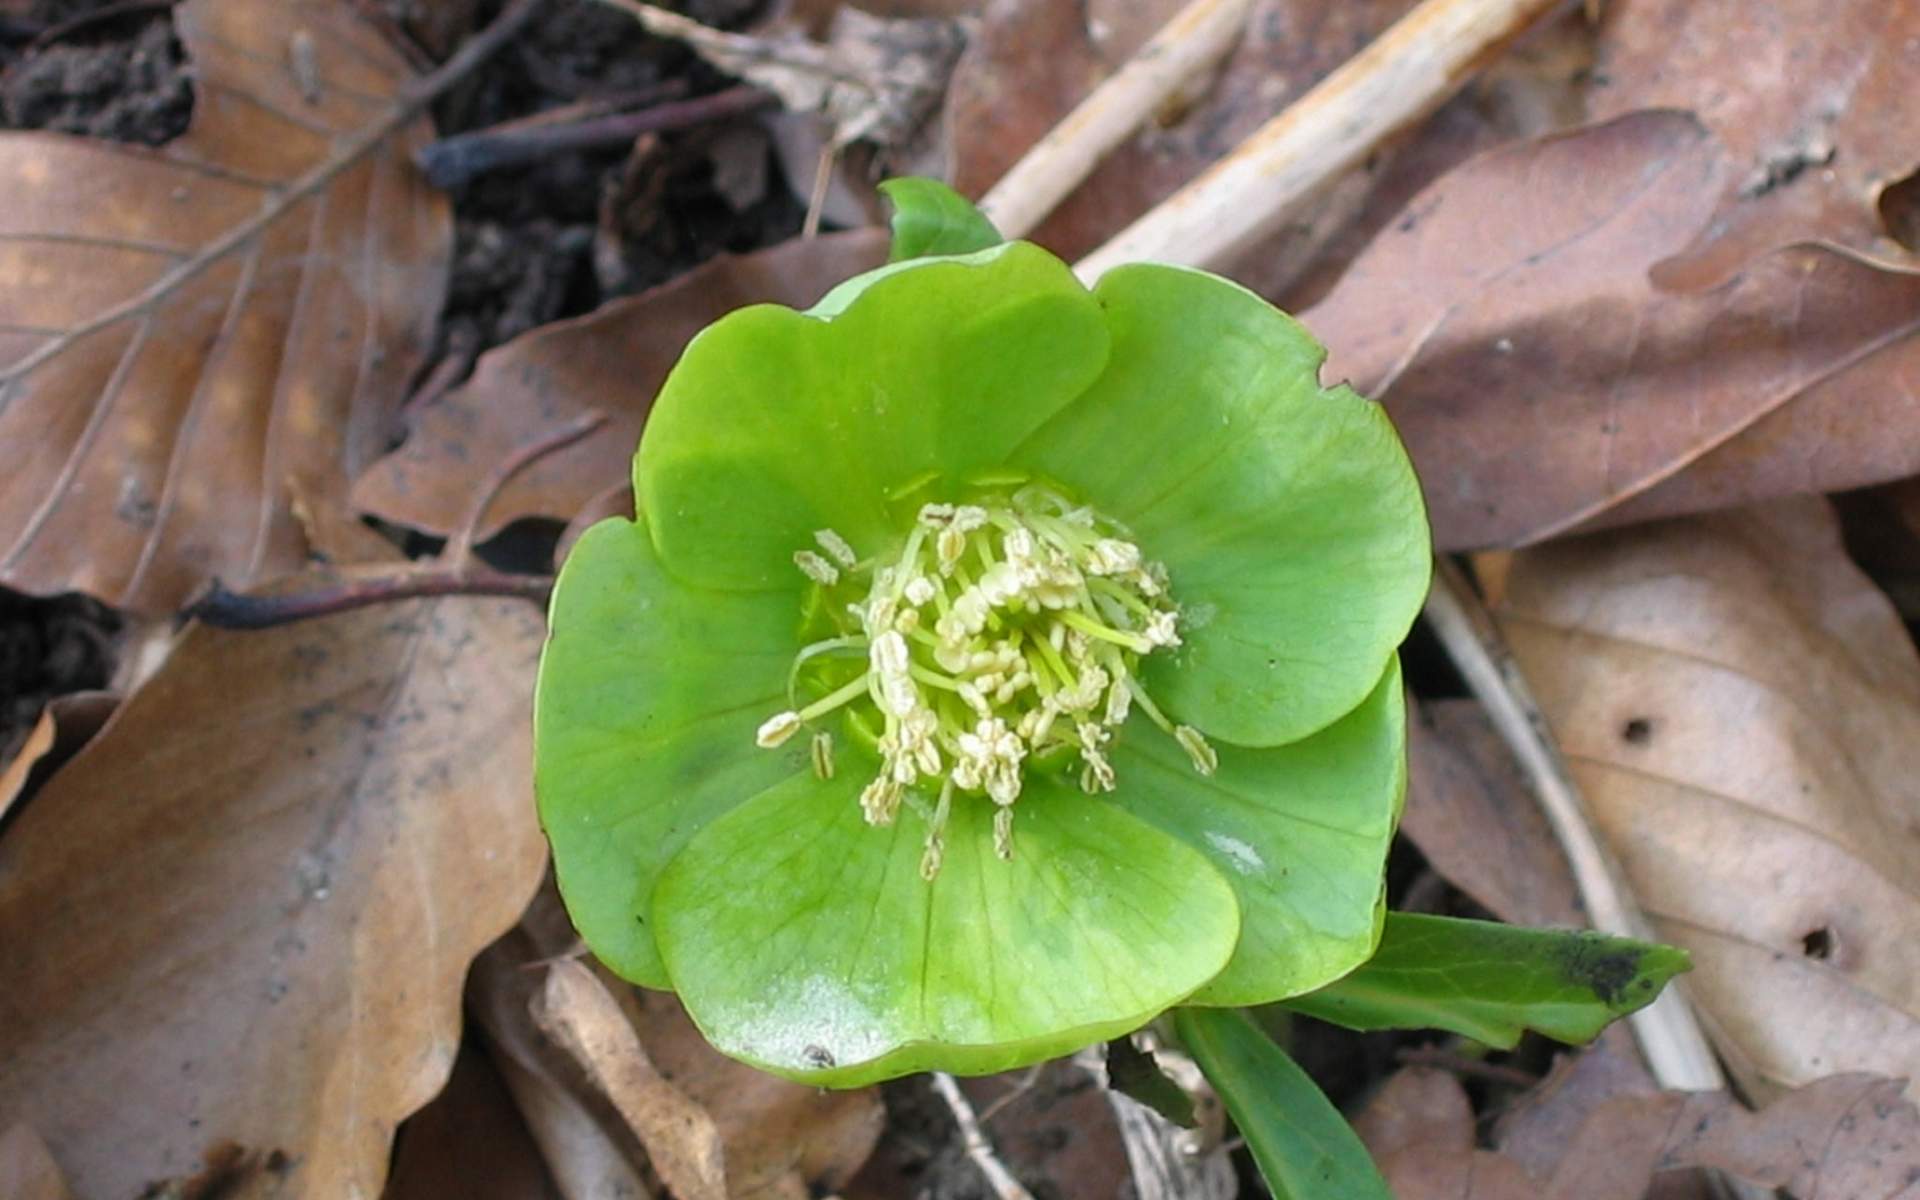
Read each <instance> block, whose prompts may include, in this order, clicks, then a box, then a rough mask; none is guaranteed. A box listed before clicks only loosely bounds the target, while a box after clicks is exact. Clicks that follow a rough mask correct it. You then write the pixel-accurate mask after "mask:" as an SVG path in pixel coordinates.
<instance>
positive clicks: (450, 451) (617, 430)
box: [353, 229, 887, 540]
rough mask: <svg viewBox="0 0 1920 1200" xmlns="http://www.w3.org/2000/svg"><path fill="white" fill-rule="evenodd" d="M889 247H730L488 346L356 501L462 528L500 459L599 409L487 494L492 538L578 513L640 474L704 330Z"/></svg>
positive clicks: (437, 529) (802, 243) (793, 299)
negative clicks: (586, 426)
mask: <svg viewBox="0 0 1920 1200" xmlns="http://www.w3.org/2000/svg"><path fill="white" fill-rule="evenodd" d="M886 257H887V235H886V234H885V233H884V232H882V231H880V230H872V229H863V230H856V231H853V232H851V233H839V234H833V235H830V236H827V237H820V238H813V239H807V240H795V241H790V242H786V243H783V244H781V245H779V246H775V247H773V248H771V249H768V250H760V251H756V252H754V253H752V254H743V255H739V256H731V255H727V256H722V257H720V258H716V259H714V260H712V261H710V262H707V263H703V264H702V265H700V266H698V267H696V268H694V269H693V270H691V271H689V272H687V273H686V274H685V275H682V276H680V277H679V278H678V279H675V280H673V281H672V282H670V283H665V284H662V285H661V286H659V287H657V288H653V289H651V290H649V291H646V292H643V293H641V294H640V295H638V296H633V297H629V298H627V299H622V300H615V301H613V302H612V303H610V304H605V305H602V306H601V307H600V308H598V309H596V310H595V311H593V312H592V313H589V314H588V315H586V316H584V317H578V318H576V319H574V320H571V321H560V322H556V323H554V324H552V325H546V326H542V327H541V328H539V329H536V330H533V331H532V332H530V333H525V334H522V335H521V336H520V337H517V338H515V339H514V340H513V341H511V342H508V343H507V344H506V345H504V346H501V347H499V348H497V349H494V350H490V351H488V352H487V353H486V354H484V355H482V356H481V357H480V361H479V363H478V365H477V366H476V367H475V368H474V373H473V378H472V379H470V380H468V381H467V382H466V383H465V384H463V385H461V386H460V387H459V388H456V389H455V390H453V391H452V392H449V393H448V394H447V395H446V396H444V397H442V398H441V399H439V400H437V401H435V402H434V403H433V404H432V405H430V406H429V407H428V408H426V410H425V411H423V412H421V413H419V414H418V415H417V416H416V417H414V418H413V430H412V432H411V433H410V434H409V435H408V438H407V441H406V443H405V444H404V445H402V446H401V447H400V448H399V449H398V450H396V451H394V452H393V453H392V454H389V455H388V456H386V457H385V458H383V459H381V460H380V461H379V462H377V463H375V464H374V465H373V467H372V468H371V469H370V470H368V471H367V472H366V474H365V475H363V476H362V477H361V478H360V480H359V481H358V482H357V483H356V484H355V485H354V492H353V498H354V502H355V503H356V504H357V505H358V506H359V507H360V508H361V509H363V510H365V511H367V512H371V513H373V514H375V515H377V516H380V517H382V518H384V519H386V520H388V521H392V522H394V523H396V524H399V525H406V526H410V527H412V528H414V529H422V530H426V531H428V532H431V533H437V534H447V533H451V532H452V531H453V530H454V529H455V527H457V526H458V525H459V524H460V523H461V522H462V521H463V520H464V519H465V517H466V516H467V514H468V513H469V512H470V511H471V510H472V507H473V504H474V502H475V501H476V500H477V499H478V498H479V497H478V496H477V495H476V493H477V492H478V490H479V489H481V488H483V487H485V486H487V485H486V482H485V481H486V479H487V477H488V475H489V474H490V471H489V468H490V467H492V466H495V465H497V464H499V463H500V462H502V461H504V460H506V459H507V458H508V457H510V456H511V455H512V454H513V453H514V452H515V451H516V450H517V449H519V448H520V447H523V446H526V445H530V444H532V443H534V442H536V441H538V440H540V438H541V436H542V435H543V434H547V433H550V432H552V431H554V430H557V429H559V428H560V427H562V426H564V425H566V424H567V423H568V422H570V421H573V420H578V419H579V418H580V417H581V416H583V415H585V414H586V413H588V412H590V411H598V412H602V413H605V414H606V415H607V418H608V420H607V422H606V424H605V425H603V426H602V427H601V428H600V429H599V430H598V431H597V432H595V433H593V434H590V435H589V436H587V437H586V438H583V439H581V440H580V441H579V442H578V443H576V444H574V445H572V446H569V447H567V448H566V449H564V450H559V451H556V452H555V453H553V454H550V455H547V456H546V457H544V458H542V459H541V460H540V461H539V462H537V463H535V464H533V465H532V466H530V467H528V468H527V469H526V470H524V471H522V472H520V473H519V474H517V475H515V476H514V477H513V479H512V480H510V481H509V482H508V483H507V485H506V486H505V487H504V488H502V489H500V492H499V494H498V495H497V496H496V497H495V498H494V499H493V500H492V501H491V502H489V504H488V507H487V510H486V513H485V516H484V518H483V519H482V520H481V522H480V526H479V529H478V536H479V537H480V538H481V539H483V540H484V539H485V538H488V537H491V536H492V535H493V534H495V533H497V532H499V530H500V529H501V528H502V527H503V526H505V525H507V524H508V523H509V522H512V521H514V520H516V519H518V518H520V517H532V516H542V517H553V518H557V519H559V520H567V519H568V518H570V517H572V516H573V515H574V514H575V513H576V512H578V511H579V510H580V509H582V508H583V507H585V506H586V505H587V504H588V503H589V502H590V501H593V500H594V499H595V497H597V496H599V495H601V494H602V493H604V492H606V491H607V490H608V489H609V488H614V487H617V486H618V485H620V484H622V483H625V482H626V481H627V480H628V479H629V478H630V477H631V474H632V467H633V447H634V444H635V443H636V442H638V441H639V440H640V426H641V424H642V422H644V421H645V420H646V418H647V410H648V408H649V407H650V406H651V405H652V404H653V396H654V393H655V392H657V391H659V390H660V384H661V382H662V381H663V380H665V379H666V377H667V371H668V370H669V369H670V368H672V366H673V364H674V362H675V361H676V360H677V359H678V358H679V357H680V351H681V350H682V349H684V348H685V347H686V344H687V342H688V341H689V340H690V339H691V338H692V337H693V335H694V334H696V333H698V332H700V330H701V329H703V328H705V327H706V326H707V325H709V324H711V323H712V322H714V321H715V320H718V319H719V318H720V317H721V316H722V315H723V314H725V313H728V312H731V311H732V310H734V309H736V308H739V307H741V306H742V305H747V304H759V303H763V302H764V303H773V304H785V305H788V306H790V307H795V308H805V307H807V306H809V305H811V304H812V303H813V302H814V301H816V300H818V299H819V298H820V297H821V296H823V295H825V294H826V292H827V289H829V288H831V287H832V286H833V285H834V284H836V283H838V282H840V281H841V280H842V279H845V278H847V277H848V276H851V275H855V274H858V273H859V272H861V271H864V270H866V269H868V268H869V267H874V266H878V265H879V264H880V263H882V262H884V261H885V260H886Z"/></svg>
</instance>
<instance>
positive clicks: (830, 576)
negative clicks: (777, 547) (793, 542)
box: [793, 550, 840, 587]
mask: <svg viewBox="0 0 1920 1200" xmlns="http://www.w3.org/2000/svg"><path fill="white" fill-rule="evenodd" d="M793 565H794V566H796V567H799V568H800V573H801V574H802V575H805V576H806V577H807V578H808V579H811V580H813V581H814V582H815V583H817V584H819V585H820V586H821V587H832V586H833V585H834V584H836V583H839V582H840V572H839V570H838V569H837V568H836V567H835V566H834V565H833V564H832V563H830V562H828V561H827V560H826V559H824V558H821V557H820V556H819V555H818V554H815V553H814V552H813V551H811V550H795V551H794V552H793Z"/></svg>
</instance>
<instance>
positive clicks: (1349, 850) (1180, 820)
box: [1111, 658, 1406, 1005]
mask: <svg viewBox="0 0 1920 1200" xmlns="http://www.w3.org/2000/svg"><path fill="white" fill-rule="evenodd" d="M1215 749H1216V750H1217V751H1218V752H1219V755H1220V765H1219V767H1218V769H1217V770H1216V771H1215V772H1214V774H1213V776H1212V777H1211V778H1203V777H1201V776H1199V775H1197V774H1195V772H1194V770H1193V766H1192V764H1191V763H1190V762H1188V760H1187V756H1186V754H1185V753H1184V752H1183V751H1181V750H1180V748H1179V747H1178V746H1177V745H1175V744H1174V742H1173V741H1172V739H1170V738H1168V737H1166V736H1164V735H1163V734H1162V733H1161V732H1160V731H1159V730H1158V729H1155V728H1154V727H1153V726H1152V725H1151V724H1149V723H1148V722H1147V721H1146V719H1145V718H1143V717H1139V716H1136V717H1135V718H1134V719H1133V721H1132V723H1131V724H1130V725H1129V726H1128V727H1127V729H1126V730H1125V731H1124V733H1123V734H1122V736H1121V737H1120V738H1119V739H1117V741H1116V743H1115V746H1114V752H1113V760H1114V766H1115V770H1116V773H1117V774H1118V777H1119V788H1118V790H1117V791H1115V792H1114V794H1113V796H1112V797H1111V799H1112V800H1113V802H1114V803H1116V804H1120V805H1121V806H1123V807H1125V808H1126V809H1127V810H1128V811H1130V812H1132V813H1133V814H1134V815H1135V816H1137V817H1139V818H1140V819H1141V820H1143V821H1146V822H1148V823H1149V824H1152V825H1155V826H1158V827H1159V828H1161V829H1164V830H1166V831H1167V832H1168V833H1171V834H1173V835H1175V836H1176V837H1178V838H1180V839H1181V840H1182V841H1184V842H1186V843H1187V844H1188V845H1189V846H1192V847H1193V848H1194V849H1195V850H1198V851H1199V852H1200V853H1202V854H1204V855H1206V856H1207V857H1208V858H1209V859H1210V860H1212V862H1213V864H1214V866H1215V867H1216V868H1217V869H1218V870H1219V871H1220V873H1221V874H1222V875H1224V876H1225V877H1226V878H1227V880H1228V882H1230V883H1232V884H1233V887H1234V891H1235V892H1236V893H1237V894H1238V896H1239V897H1240V910H1241V920H1240V923H1241V932H1240V945H1239V946H1238V948H1236V949H1235V951H1234V955H1233V960H1232V961H1231V962H1229V963H1228V964H1227V967H1226V969H1225V970H1224V971H1222V972H1221V973H1220V974H1219V976H1217V977H1216V978H1214V979H1213V980H1211V981H1210V982H1209V983H1208V984H1207V985H1206V986H1205V987H1204V988H1201V989H1200V991H1199V992H1198V993H1197V994H1196V995H1195V996H1194V997H1193V999H1192V1001H1191V1002H1192V1003H1197V1004H1225V1005H1247V1004H1264V1003H1266V1002H1267V1001H1270V1000H1277V999H1279V998H1281V997H1283V996H1293V995H1298V994H1299V993H1301V992H1305V991H1311V990H1312V989H1314V988H1317V987H1320V986H1321V985H1323V984H1325V983H1326V982H1328V981H1329V980H1332V979H1337V978H1339V977H1340V976H1341V975H1343V974H1345V973H1346V972H1348V971H1350V970H1352V969H1353V968H1354V966H1356V965H1357V964H1359V963H1361V962H1363V961H1365V960H1366V958H1367V957H1368V956H1369V955H1371V954H1372V953H1373V949H1374V943H1375V941H1376V940H1377V939H1378V938H1379V936H1380V916H1381V913H1382V911H1383V907H1382V905H1381V902H1380V880H1381V876H1382V874H1383V873H1384V872H1385V870H1386V861H1387V847H1388V844H1389V843H1390V842H1391V841H1392V840H1393V830H1394V826H1395V824H1396V822H1397V821H1398V819H1399V815H1400V805H1401V800H1402V798H1403V797H1404V796H1405V794H1406V701H1405V698H1404V696H1403V694H1402V689H1401V683H1400V668H1399V660H1398V659H1397V658H1396V659H1395V660H1393V661H1392V662H1391V663H1390V664H1389V666H1388V668H1387V673H1386V675H1385V676H1384V677H1382V678H1381V679H1380V680H1379V681H1378V683H1377V684H1376V685H1375V687H1374V690H1373V694H1372V695H1370V696H1368V697H1367V699H1366V700H1365V701H1364V702H1363V703H1362V704H1361V705H1360V706H1359V707H1358V708H1356V709H1354V710H1353V711H1352V712H1351V713H1349V714H1347V715H1346V716H1345V717H1342V718H1341V719H1340V720H1339V721H1337V722H1335V723H1334V724H1332V725H1330V726H1328V727H1327V728H1326V729H1323V730H1321V731H1320V732H1319V733H1317V734H1315V735H1314V736H1312V737H1309V738H1306V739H1304V740H1302V741H1298V742H1295V743H1293V744H1292V745H1290V746H1279V747H1275V748H1273V749H1271V750H1247V749H1243V748H1241V747H1239V746H1232V745H1227V744H1224V743H1223V744H1220V745H1218V746H1216V747H1215Z"/></svg>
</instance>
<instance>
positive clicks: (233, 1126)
mask: <svg viewBox="0 0 1920 1200" xmlns="http://www.w3.org/2000/svg"><path fill="white" fill-rule="evenodd" d="M540 638H541V624H540V621H539V618H538V615H537V613H536V612H535V611H534V610H533V609H532V608H531V607H530V606H528V605H525V604H522V603H518V602H512V601H504V600H476V599H446V600H436V601H419V602H409V603H401V604H392V605H385V606H375V607H370V608H364V609H361V610H359V611H355V612H349V613H345V614H342V615H337V616H331V617H324V618H319V619H316V620H311V621H306V622H302V623H299V624H294V625H286V626H281V627H279V628H276V629H270V630H266V631H262V632H257V633H226V632H220V631H217V630H212V629H207V628H204V627H197V626H196V627H193V628H191V629H189V630H188V632H187V633H186V635H185V636H184V637H183V639H182V641H181V643H180V645H179V646H178V648H177V649H176V650H175V651H174V653H173V654H172V656H171V657H170V658H169V659H168V661H167V663H166V665H165V666H163V667H162V668H161V669H160V671H159V673H158V674H157V675H155V676H154V678H153V679H152V680H150V681H149V682H148V683H147V685H146V686H145V687H143V688H141V689H140V691H138V692H137V693H135V694H134V695H133V696H132V697H130V698H129V699H128V700H127V701H126V702H125V703H124V704H123V705H122V706H121V708H120V711H119V712H118V713H117V714H116V715H115V716H114V717H113V719H112V721H111V722H110V723H109V724H108V726H107V727H106V729H105V730H104V731H102V733H101V734H100V735H99V736H98V737H97V738H95V739H94V740H93V741H92V742H91V743H90V744H89V745H88V746H87V748H86V749H84V750H82V751H81V752H80V754H79V755H77V756H76V757H75V758H74V759H73V761H72V762H70V763H68V764H67V766H66V767H64V768H63V769H62V770H61V771H60V772H59V773H58V774H57V775H55V776H54V777H53V779H51V780H50V781H49V782H48V783H47V785H46V786H45V787H44V788H42V789H41V790H40V792H39V793H38V794H37V795H36V796H35V797H34V799H33V802H32V803H31V804H29V805H27V806H26V807H25V808H24V809H23V810H22V811H21V812H20V814H19V816H18V818H17V819H16V820H15V821H14V822H13V823H12V825H11V826H10V827H9V828H8V829H7V831H6V833H5V836H4V837H0V978H4V979H6V981H7V986H6V987H5V988H4V989H0V1112H5V1113H7V1114H8V1115H9V1117H10V1118H11V1119H20V1120H25V1121H28V1122H30V1123H31V1124H32V1125H33V1126H34V1128H36V1129H37V1130H39V1131H40V1132H41V1133H42V1134H43V1135H44V1136H45V1137H46V1139H47V1142H48V1144H49V1145H50V1146H51V1147H52V1148H53V1152H54V1155H55V1156H56V1158H57V1159H58V1160H59V1161H60V1163H61V1165H62V1166H63V1167H64V1168H65V1169H66V1171H67V1172H68V1176H69V1178H71V1180H72V1181H73V1184H74V1187H75V1190H76V1192H77V1193H78V1194H80V1195H82V1196H101V1197H114V1196H135V1195H139V1194H140V1193H141V1190H142V1189H143V1188H144V1187H146V1186H147V1185H148V1184H150V1183H154V1182H156V1181H165V1180H179V1179H182V1178H184V1177H189V1176H192V1175H194V1174H195V1173H197V1172H199V1171H201V1169H202V1168H201V1167H200V1165H199V1164H200V1163H201V1162H202V1161H203V1160H204V1161H205V1162H206V1163H207V1169H208V1170H210V1171H211V1170H213V1169H214V1168H215V1167H216V1166H217V1165H218V1164H219V1163H222V1162H224V1163H229V1164H230V1166H229V1168H228V1169H227V1170H226V1173H225V1175H224V1176H222V1177H223V1178H225V1177H228V1176H231V1175H232V1174H233V1173H234V1172H235V1171H241V1172H254V1171H266V1172H267V1173H268V1174H269V1175H271V1176H272V1177H273V1178H274V1180H275V1183H276V1190H275V1192H274V1194H275V1195H279V1196H284V1197H289V1198H293V1197H308V1196H311V1197H325V1198H327V1200H332V1198H334V1197H339V1196H346V1195H354V1194H359V1195H363V1196H374V1195H378V1194H379V1191H380V1186H381V1182H382V1180H383V1178H384V1176H385V1174H386V1170H387V1154H388V1147H389V1140H390V1139H391V1137H392V1136H393V1131H394V1127H395V1125H396V1124H397V1123H398V1122H399V1121H400V1119H401V1118H402V1117H404V1116H406V1115H407V1114H408V1113H410V1112H412V1111H413V1110H414V1109H416V1108H418V1107H419V1106H420V1105H422V1104H424V1103H425V1102H426V1101H427V1100H429V1099H430V1098H431V1097H432V1096H433V1094H434V1093H435V1092H437V1091H438V1090H439V1088H440V1086H441V1084H442V1083H443V1082H444V1081H445V1079H446V1077H447V1072H448V1069H449V1068H450V1067H451V1065H452V1062H453V1057H454V1051H455V1048H456V1046H457V1044H458V1041H459V1017H460V1006H459V1000H460V986H461V980H462V978H463V977H464V975H465V973H466V969H467V964H468V962H469V961H470V960H471V958H472V957H473V956H474V955H475V954H476V953H478V952H479V950H480V948H481V947H482V946H484V945H485V944H486V943H487V942H488V941H490V940H492V939H493V938H494V937H497V936H498V935H499V934H500V932H501V931H502V930H503V929H505V928H506V927H507V926H508V925H510V924H511V923H512V922H513V920H514V919H515V918H516V917H518V915H519V914H520V911H521V910H522V909H523V908H524V907H525V905H526V901H527V897H528V896H529V895H530V894H531V892H532V891H533V889H534V887H535V885H536V884H537V883H538V881H539V878H540V874H541V870H542V866H543V863H544V861H545V849H546V848H545V845H544V843H543V841H542V839H541V837H540V832H539V828H538V825H537V823H536V821H535V818H534V810H533V798H532V795H531V784H530V782H529V781H530V780H531V777H532V776H531V770H532V767H531V762H530V758H531V752H530V742H531V737H530V735H529V728H530V722H531V715H530V712H529V708H530V704H529V696H530V695H531V693H532V683H533V671H534V666H535V660H536V657H537V654H538V651H539V645H540ZM225 1148H230V1149H231V1153H229V1152H228V1150H227V1149H225ZM255 1182H258V1181H257V1180H256V1181H255Z"/></svg>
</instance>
